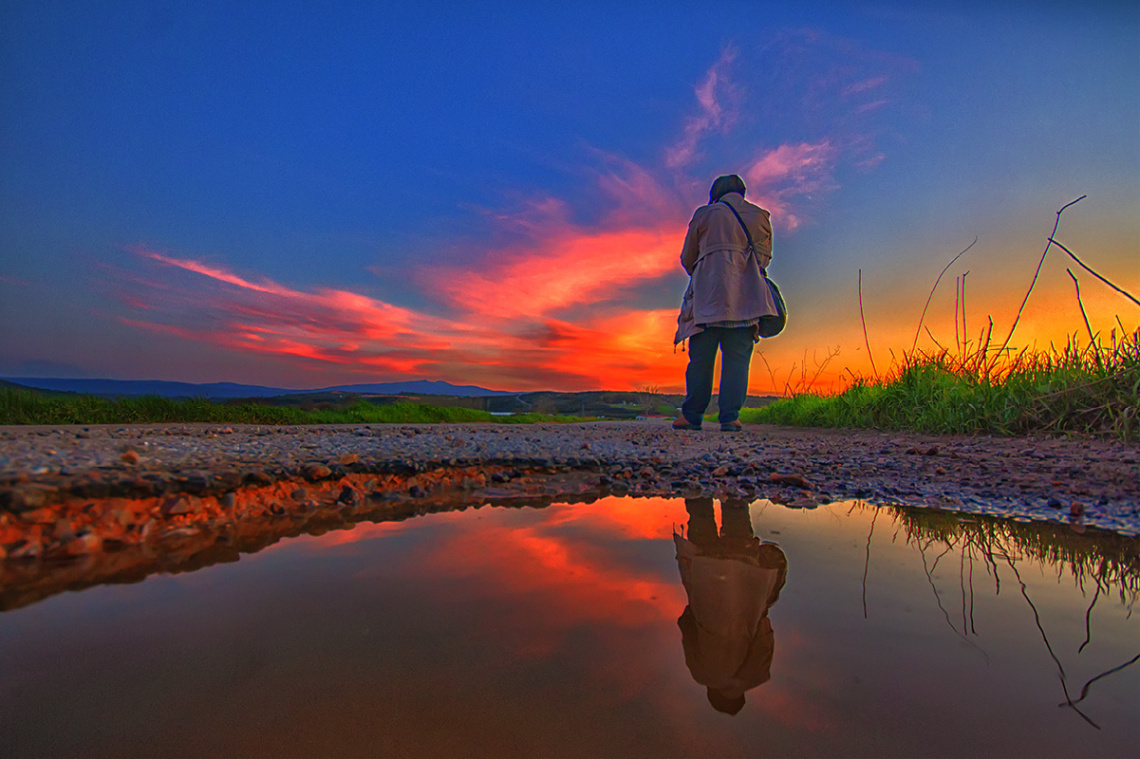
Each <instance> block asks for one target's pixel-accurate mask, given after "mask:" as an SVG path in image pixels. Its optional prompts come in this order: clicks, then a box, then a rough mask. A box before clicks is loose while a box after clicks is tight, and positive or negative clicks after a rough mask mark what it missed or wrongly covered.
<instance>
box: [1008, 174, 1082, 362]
mask: <svg viewBox="0 0 1140 759" xmlns="http://www.w3.org/2000/svg"><path fill="white" fill-rule="evenodd" d="M1087 197H1088V195H1082V196H1080V197H1079V198H1077V199H1076V200H1074V201H1071V202H1069V203H1066V204H1065V205H1063V206H1061V210H1060V211H1058V212H1057V220H1056V221H1055V222H1053V232H1052V234H1050V235H1049V242H1047V243H1045V250H1043V251H1042V252H1041V260H1040V261H1038V262H1037V271H1035V272H1033V281H1032V282H1030V283H1029V289H1028V290H1027V291H1026V292H1025V298H1023V299H1022V301H1021V308H1019V309H1017V316H1015V317H1014V319H1013V326H1011V327H1010V328H1009V334H1008V335H1006V336H1005V342H1004V343H1002V344H1001V350H999V351H998V356H1001V354H1002V353H1004V352H1005V349H1006V347H1007V346H1008V345H1009V341H1010V340H1012V339H1013V332H1014V330H1016V329H1017V323H1018V322H1019V321H1021V314H1022V312H1023V311H1025V304H1026V303H1028V302H1029V295H1030V293H1032V292H1033V287H1034V285H1036V284H1037V277H1039V276H1040V275H1041V267H1042V266H1044V265H1045V255H1046V254H1047V253H1048V252H1049V246H1050V245H1051V244H1052V243H1053V235H1055V234H1057V227H1059V226H1060V225H1061V213H1062V212H1063V211H1064V210H1065V209H1066V208H1068V207H1069V206H1071V205H1073V204H1074V203H1079V202H1081V201H1082V200H1084V199H1085V198H1087ZM995 360H996V358H995Z"/></svg>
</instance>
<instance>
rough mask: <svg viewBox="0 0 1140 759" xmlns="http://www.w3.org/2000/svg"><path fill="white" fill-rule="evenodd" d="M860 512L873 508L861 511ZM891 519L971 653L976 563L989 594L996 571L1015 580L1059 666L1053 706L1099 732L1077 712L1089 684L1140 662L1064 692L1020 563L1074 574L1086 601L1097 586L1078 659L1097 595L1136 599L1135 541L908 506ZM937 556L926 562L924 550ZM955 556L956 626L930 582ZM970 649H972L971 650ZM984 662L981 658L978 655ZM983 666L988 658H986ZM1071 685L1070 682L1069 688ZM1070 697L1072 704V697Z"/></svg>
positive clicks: (1138, 565)
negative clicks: (958, 597) (1056, 700)
mask: <svg viewBox="0 0 1140 759" xmlns="http://www.w3.org/2000/svg"><path fill="white" fill-rule="evenodd" d="M862 505H863V506H864V507H865V508H875V507H873V506H867V505H866V504H862ZM882 510H886V511H888V512H889V513H890V514H891V515H892V516H893V518H894V520H895V523H896V524H897V525H899V526H900V527H901V529H902V530H903V531H904V532H905V535H906V542H907V544H913V545H914V546H916V547H917V548H918V551H919V553H920V554H921V555H922V563H923V570H924V571H925V573H926V578H927V580H928V581H929V583H930V587H931V590H933V591H934V598H935V600H936V602H937V604H938V608H939V609H940V610H941V611H942V614H943V615H944V616H945V618H946V623H947V624H948V625H949V626H950V628H951V629H952V630H954V632H955V633H956V634H957V635H958V636H959V637H960V638H962V640H963V641H965V642H966V643H968V644H969V645H971V646H974V643H973V642H972V641H971V640H970V635H971V634H973V635H977V631H976V629H975V628H974V561H975V559H980V560H981V561H983V562H984V564H985V567H986V570H987V573H988V574H990V576H991V577H992V578H993V582H994V591H995V593H1000V592H1001V570H1000V567H1001V566H1002V565H1004V566H1007V567H1008V568H1009V571H1010V572H1012V573H1013V576H1014V579H1015V580H1016V582H1017V586H1018V589H1019V590H1020V593H1021V595H1022V597H1023V598H1024V599H1025V602H1026V603H1027V604H1028V605H1029V608H1030V609H1031V610H1032V612H1033V619H1034V623H1035V625H1036V626H1037V630H1038V632H1039V633H1040V635H1041V641H1042V643H1043V644H1044V646H1045V649H1046V651H1047V652H1048V654H1049V656H1050V658H1051V659H1052V660H1053V662H1054V664H1055V665H1056V667H1057V674H1058V675H1059V677H1060V683H1061V692H1062V694H1063V697H1064V701H1063V702H1062V703H1060V704H1058V706H1067V707H1068V708H1070V709H1072V710H1073V712H1075V713H1076V714H1077V715H1079V716H1080V718H1081V719H1083V720H1084V721H1085V722H1087V723H1088V724H1089V725H1091V726H1092V727H1094V728H1096V729H1097V730H1099V729H1100V725H1098V724H1097V723H1096V721H1095V720H1094V719H1093V718H1092V717H1090V716H1089V715H1088V714H1086V713H1085V712H1084V711H1082V707H1081V706H1080V704H1081V702H1083V701H1084V700H1085V699H1086V698H1087V697H1088V695H1089V691H1090V689H1091V688H1092V686H1093V685H1094V684H1096V683H1097V682H1098V681H1100V680H1103V679H1105V678H1107V677H1111V676H1113V675H1115V674H1116V673H1118V672H1121V671H1123V670H1125V669H1127V668H1129V667H1131V666H1132V665H1134V664H1136V663H1137V662H1138V661H1140V655H1137V656H1134V657H1132V658H1131V659H1129V660H1127V661H1122V662H1121V663H1119V664H1117V665H1116V666H1113V667H1110V668H1108V669H1106V670H1104V671H1103V672H1100V673H1098V674H1096V675H1095V676H1093V677H1091V678H1090V679H1088V680H1087V681H1086V682H1085V684H1084V686H1083V687H1081V689H1080V691H1079V692H1076V691H1075V688H1074V689H1070V687H1069V676H1068V674H1067V673H1066V672H1065V667H1064V664H1063V663H1062V661H1061V656H1062V655H1063V653H1064V652H1063V651H1062V652H1061V653H1060V654H1059V653H1058V651H1057V650H1056V649H1055V648H1054V646H1053V644H1052V643H1051V642H1050V639H1049V635H1048V633H1047V632H1046V626H1045V624H1044V623H1043V621H1042V617H1041V613H1040V611H1039V610H1038V608H1037V606H1036V604H1034V602H1033V599H1032V598H1031V596H1030V594H1029V588H1028V586H1027V585H1026V583H1025V580H1024V579H1023V578H1022V576H1021V572H1020V571H1019V570H1018V568H1017V564H1018V562H1019V561H1021V560H1028V561H1031V562H1037V563H1040V564H1041V565H1042V566H1048V567H1051V568H1053V569H1055V570H1056V571H1057V577H1058V580H1060V579H1061V578H1062V577H1063V576H1064V574H1065V572H1066V570H1068V571H1069V572H1070V573H1071V574H1072V575H1073V578H1074V580H1075V582H1076V584H1077V586H1078V587H1079V588H1080V589H1081V591H1082V594H1083V595H1086V596H1087V595H1088V584H1089V583H1092V584H1094V585H1095V590H1094V591H1093V592H1092V600H1091V601H1090V603H1089V606H1088V609H1087V611H1086V612H1085V641H1084V643H1082V644H1081V645H1080V647H1079V648H1078V649H1077V653H1078V654H1080V653H1081V652H1082V651H1084V649H1085V646H1087V645H1089V643H1091V642H1092V638H1093V629H1092V613H1093V609H1094V608H1095V607H1096V604H1097V601H1098V600H1099V599H1100V597H1101V595H1102V594H1104V595H1109V594H1112V593H1114V592H1115V593H1117V594H1119V597H1120V602H1121V604H1123V605H1124V606H1126V607H1127V608H1128V613H1129V615H1131V612H1132V608H1131V607H1132V605H1133V604H1134V603H1135V601H1136V599H1137V597H1138V596H1140V540H1137V539H1135V538H1129V537H1125V536H1122V535H1116V534H1114V533H1108V532H1103V533H1094V532H1086V533H1077V532H1074V531H1073V530H1072V529H1071V528H1069V527H1068V526H1067V525H1054V524H1048V523H1041V522H1030V523H1024V522H1010V521H1007V520H1001V519H995V518H992V517H984V516H969V517H964V516H962V515H959V514H954V513H948V512H938V511H930V510H925V509H914V508H909V507H899V506H894V507H882ZM879 513H880V510H879V509H876V511H875V516H876V519H872V520H871V530H870V533H869V535H868V538H867V567H865V568H864V574H863V610H864V611H863V613H864V616H866V613H867V611H866V609H867V602H866V593H867V588H866V583H867V568H869V566H870V560H871V541H872V538H873V536H874V531H875V521H876V520H877V516H878V514H879ZM931 548H933V549H934V550H935V551H938V550H939V548H941V549H942V550H941V552H940V553H938V554H937V556H935V557H934V558H933V563H932V564H928V563H927V549H931ZM952 552H956V553H957V554H958V556H959V582H960V584H961V592H962V604H961V626H962V629H961V630H958V626H957V624H956V623H955V622H953V621H952V620H951V618H950V612H949V610H948V609H947V608H946V606H944V605H943V602H942V597H941V594H940V593H939V591H938V588H937V586H936V584H935V580H934V572H935V570H936V568H937V566H938V563H939V561H941V560H942V558H943V557H944V556H946V555H947V554H952ZM975 647H976V646H975ZM978 650H979V651H980V652H981V653H982V655H983V656H986V654H985V652H984V651H983V650H982V649H980V648H978ZM986 661H987V662H988V661H989V657H988V656H986ZM1074 685H1075V683H1074ZM1074 696H1075V698H1074Z"/></svg>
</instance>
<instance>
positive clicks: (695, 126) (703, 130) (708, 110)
mask: <svg viewBox="0 0 1140 759" xmlns="http://www.w3.org/2000/svg"><path fill="white" fill-rule="evenodd" d="M736 56H737V52H736V49H735V48H731V47H730V48H726V49H725V50H724V52H722V53H721V55H720V58H719V59H718V60H717V62H716V63H714V64H713V65H712V66H711V67H710V68H709V70H708V71H707V72H706V73H705V78H704V79H703V80H702V81H701V83H700V84H698V85H697V86H696V87H694V88H693V91H694V93H695V94H696V96H697V104H698V106H699V107H700V111H699V113H697V115H695V116H691V117H689V119H687V120H686V121H685V129H684V134H683V135H682V136H681V139H680V140H678V141H677V142H676V143H674V144H673V145H670V146H669V147H668V148H666V149H665V166H666V167H667V168H670V169H680V168H683V167H685V166H687V165H688V164H690V163H691V162H692V161H693V159H694V158H695V157H696V153H697V145H698V143H699V142H700V140H701V139H702V138H703V137H704V136H705V135H706V134H708V133H709V132H713V131H715V130H718V129H724V128H727V127H728V126H729V125H731V124H732V122H733V121H734V120H735V113H734V112H733V111H732V110H729V109H728V108H727V104H726V103H724V102H722V101H723V99H724V95H726V94H731V93H732V92H733V86H732V83H731V80H730V79H729V76H728V70H729V67H730V66H731V65H732V62H733V61H734V60H735V59H736Z"/></svg>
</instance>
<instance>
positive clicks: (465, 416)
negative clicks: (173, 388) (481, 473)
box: [0, 388, 582, 424]
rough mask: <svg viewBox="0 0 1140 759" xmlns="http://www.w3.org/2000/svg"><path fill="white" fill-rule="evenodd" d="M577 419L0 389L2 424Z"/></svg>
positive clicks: (405, 406)
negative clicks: (110, 397)
mask: <svg viewBox="0 0 1140 759" xmlns="http://www.w3.org/2000/svg"><path fill="white" fill-rule="evenodd" d="M577 421H582V419H580V418H578V417H570V416H555V415H547V414H518V415H515V416H492V415H491V414H490V413H489V412H487V411H481V410H477V409H468V408H458V407H440V406H429V405H426V404H422V403H393V404H389V405H382V406H378V405H373V404H371V403H367V402H365V401H360V402H358V403H355V404H353V405H351V406H348V407H347V408H343V409H328V410H312V411H306V410H302V409H298V408H287V407H273V406H261V405H256V404H244V405H230V404H222V403H213V402H211V401H208V400H205V399H202V398H194V399H189V400H174V399H171V398H160V397H158V396H143V397H137V398H121V399H118V400H107V399H106V398H99V397H97V396H93V395H44V394H40V393H36V392H32V391H29V390H16V389H11V388H0V424H147V423H194V422H207V423H217V424H425V423H435V422H507V423H534V422H577Z"/></svg>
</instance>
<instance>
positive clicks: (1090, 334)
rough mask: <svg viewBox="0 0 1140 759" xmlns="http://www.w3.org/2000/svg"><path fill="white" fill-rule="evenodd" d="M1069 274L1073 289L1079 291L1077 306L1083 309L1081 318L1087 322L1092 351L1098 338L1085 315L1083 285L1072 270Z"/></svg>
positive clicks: (1086, 326)
mask: <svg viewBox="0 0 1140 759" xmlns="http://www.w3.org/2000/svg"><path fill="white" fill-rule="evenodd" d="M1065 271H1067V272H1069V277H1070V278H1071V279H1072V280H1073V287H1074V288H1076V290H1077V305H1078V306H1080V307H1081V316H1082V317H1083V318H1084V320H1085V329H1086V330H1087V331H1088V333H1089V348H1090V349H1091V348H1092V347H1093V345H1094V344H1095V343H1096V338H1095V337H1093V331H1092V325H1090V324H1089V315H1088V314H1087V313H1085V304H1084V302H1083V301H1082V300H1081V283H1080V282H1078V281H1077V277H1076V275H1074V274H1073V270H1072V269H1065Z"/></svg>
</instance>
